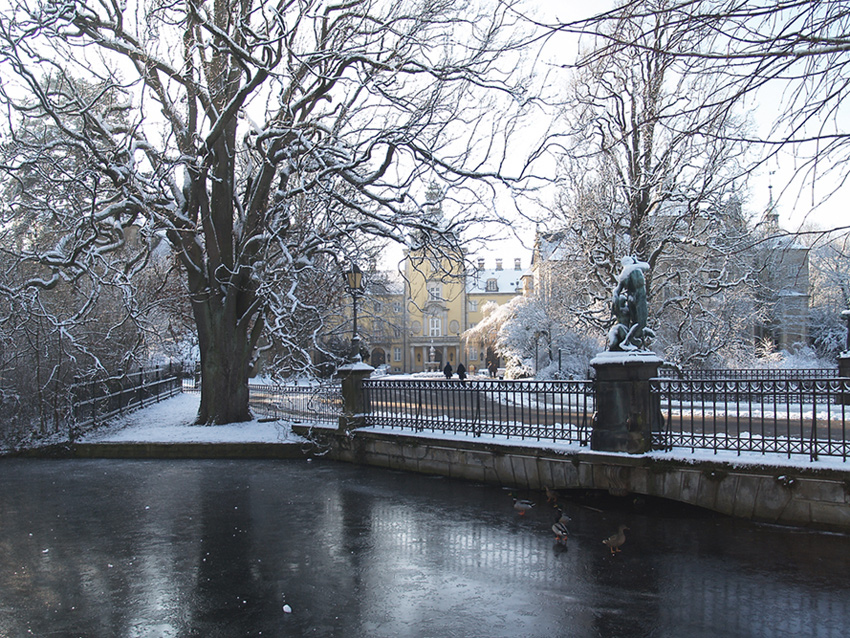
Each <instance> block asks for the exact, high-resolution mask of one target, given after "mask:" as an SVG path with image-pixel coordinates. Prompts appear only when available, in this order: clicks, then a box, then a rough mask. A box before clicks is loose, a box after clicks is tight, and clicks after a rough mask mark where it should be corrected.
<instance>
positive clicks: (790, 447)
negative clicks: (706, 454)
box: [651, 377, 850, 461]
mask: <svg viewBox="0 0 850 638" xmlns="http://www.w3.org/2000/svg"><path fill="white" fill-rule="evenodd" d="M651 391H652V392H653V393H654V394H656V396H657V397H658V399H659V401H660V405H661V412H662V414H663V416H664V425H663V428H662V430H661V431H660V432H657V433H653V442H652V444H653V448H655V449H671V448H690V449H691V450H697V449H706V450H713V451H715V452H717V451H721V450H725V451H732V452H736V453H738V454H741V453H743V452H757V453H762V454H766V453H779V454H783V455H786V456H788V457H791V456H792V455H795V454H803V455H807V456H808V457H809V458H810V459H811V460H816V459H818V458H819V457H820V456H830V457H841V458H842V459H843V460H845V461H846V460H847V457H848V455H850V441H848V435H850V432H848V425H850V423H848V420H850V379H847V378H839V377H821V378H798V379H730V378H722V379H693V378H690V379H688V378H679V379H672V378H657V379H653V380H652V382H651Z"/></svg>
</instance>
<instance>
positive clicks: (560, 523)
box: [552, 512, 570, 545]
mask: <svg viewBox="0 0 850 638" xmlns="http://www.w3.org/2000/svg"><path fill="white" fill-rule="evenodd" d="M564 519H566V520H564ZM568 520H570V517H569V516H566V515H564V514H563V512H562V513H561V515H559V516H558V518H556V519H555V523H554V524H553V525H552V531H553V532H555V542H556V543H558V544H560V545H566V544H567V537H568V536H569V535H570V530H569V529H567V521H568Z"/></svg>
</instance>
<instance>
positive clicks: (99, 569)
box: [0, 459, 850, 638]
mask: <svg viewBox="0 0 850 638" xmlns="http://www.w3.org/2000/svg"><path fill="white" fill-rule="evenodd" d="M518 496H520V497H531V498H534V499H536V500H537V501H538V504H537V506H536V507H535V508H534V509H533V510H531V511H530V512H529V513H528V514H527V515H526V516H519V515H518V514H517V512H515V511H514V510H513V508H512V502H511V496H510V495H509V493H508V492H507V491H505V490H503V489H499V488H498V487H493V486H485V485H477V484H472V483H465V482H459V481H454V480H449V479H442V478H433V477H423V476H418V475H414V474H404V473H397V472H390V471H384V470H379V469H374V468H362V467H356V466H351V465H345V464H337V463H333V462H329V461H320V460H315V461H312V462H307V461H232V462H231V461H112V460H99V461H76V460H23V459H13V460H10V459H7V460H0V550H2V551H0V636H3V638H19V637H25V636H37V637H47V636H49V637H51V638H66V637H67V638H72V637H73V638H77V637H84V638H100V637H103V638H124V637H128V638H129V637H132V638H141V637H145V638H147V637H149V638H168V637H180V638H184V637H185V638H188V637H190V636H197V637H203V638H216V637H221V638H225V637H226V638H230V637H236V636H252V637H254V636H272V637H281V636H292V637H300V636H334V637H345V638H349V637H350V638H374V637H384V636H386V637H388V638H389V637H395V636H399V637H402V638H404V637H423V638H424V637H433V638H449V637H454V636H457V637H469V638H472V637H475V638H495V637H500V636H505V637H507V636H510V637H541V638H543V637H545V638H555V637H559V636H571V637H578V638H583V637H591V636H592V637H602V638H606V637H611V638H613V637H627V636H653V637H666V636H669V637H671V638H672V637H680V636H689V637H716V636H723V637H725V638H729V637H750V636H795V637H800V636H825V637H826V636H835V637H836V638H837V637H839V636H846V635H847V627H848V626H850V580H848V577H847V575H848V574H850V537H848V536H843V535H832V534H819V533H811V532H806V531H802V530H789V529H783V528H775V527H768V526H759V525H753V524H750V523H746V522H741V521H734V520H731V519H727V518H722V517H715V516H708V515H705V514H702V513H699V512H694V511H692V510H688V511H681V510H675V511H674V510H671V509H662V508H658V507H656V506H655V505H654V504H649V505H647V506H644V507H642V508H638V507H634V506H630V505H629V504H627V503H619V504H614V503H611V502H608V501H598V502H597V501H593V502H583V503H580V502H578V501H575V500H573V501H568V502H566V504H565V506H564V507H565V509H566V510H567V512H568V513H569V515H570V516H571V517H572V519H573V521H572V523H571V525H570V527H571V532H572V537H571V538H570V540H569V542H568V547H567V548H566V549H565V548H563V547H560V546H558V545H556V544H555V542H554V535H553V534H552V533H551V531H550V527H551V525H552V522H553V521H554V515H555V511H554V510H553V509H552V508H551V506H549V505H547V504H546V502H545V498H543V495H542V494H538V493H531V494H518ZM619 524H626V525H628V526H629V528H630V531H629V532H627V535H628V538H627V541H626V543H625V545H624V546H623V550H622V553H620V554H618V555H616V556H611V555H610V554H609V551H608V548H607V547H606V546H605V545H603V544H602V539H603V538H605V537H607V536H608V535H609V534H611V533H612V532H614V531H616V529H617V526H618V525H619Z"/></svg>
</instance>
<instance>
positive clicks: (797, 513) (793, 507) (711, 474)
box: [328, 431, 850, 532]
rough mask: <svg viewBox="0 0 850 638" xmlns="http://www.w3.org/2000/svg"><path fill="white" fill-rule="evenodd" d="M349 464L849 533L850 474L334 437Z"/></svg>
mask: <svg viewBox="0 0 850 638" xmlns="http://www.w3.org/2000/svg"><path fill="white" fill-rule="evenodd" d="M328 436H329V437H330V439H332V441H328V443H329V444H330V447H331V452H330V456H331V457H333V458H336V459H338V460H342V461H348V462H353V463H362V464H367V465H374V466H379V467H386V468H391V469H397V470H405V471H412V472H421V473H424V474H437V475H442V476H449V477H454V478H460V479H467V480H472V481H480V482H485V483H492V484H497V485H502V486H506V487H515V488H526V489H540V490H542V489H543V488H544V487H550V488H553V489H598V490H607V491H609V492H611V493H612V494H615V495H626V494H630V493H633V494H643V495H647V496H657V497H662V498H668V499H672V500H674V501H680V502H683V503H689V504H692V505H696V506H699V507H703V508H706V509H709V510H713V511H716V512H720V513H722V514H728V515H730V516H735V517H740V518H746V519H752V520H758V521H764V522H770V523H778V524H784V525H796V526H804V527H812V528H817V529H824V530H836V531H846V532H850V472H845V471H840V470H818V469H806V468H792V467H782V466H779V465H777V466H769V465H751V466H746V465H737V464H735V465H733V464H730V463H723V462H713V461H710V462H709V461H700V462H687V461H675V460H668V459H661V458H658V457H654V456H652V455H633V454H609V453H604V452H593V451H589V450H588V451H587V452H575V453H564V452H561V451H558V450H554V449H544V448H538V447H524V446H521V445H501V444H495V443H488V442H478V441H463V440H457V439H451V440H440V439H434V438H425V437H416V436H405V435H399V434H396V433H379V432H374V431H357V432H354V433H350V434H347V435H333V434H330V433H329V435H328Z"/></svg>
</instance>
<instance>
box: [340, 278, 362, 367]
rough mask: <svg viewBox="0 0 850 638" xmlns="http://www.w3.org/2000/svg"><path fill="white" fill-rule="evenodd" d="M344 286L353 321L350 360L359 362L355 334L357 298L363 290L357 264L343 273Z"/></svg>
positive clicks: (357, 339)
mask: <svg viewBox="0 0 850 638" xmlns="http://www.w3.org/2000/svg"><path fill="white" fill-rule="evenodd" d="M344 274H345V285H346V287H347V288H348V292H349V293H350V294H351V299H352V305H353V312H352V314H353V315H354V321H353V325H352V333H351V355H350V356H351V360H352V361H355V362H356V361H360V335H358V334H357V297H359V296H362V295H363V292H364V288H363V271H362V270H360V268H359V267H358V266H357V264H351V269H350V270H346V271H345V273H344Z"/></svg>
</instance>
